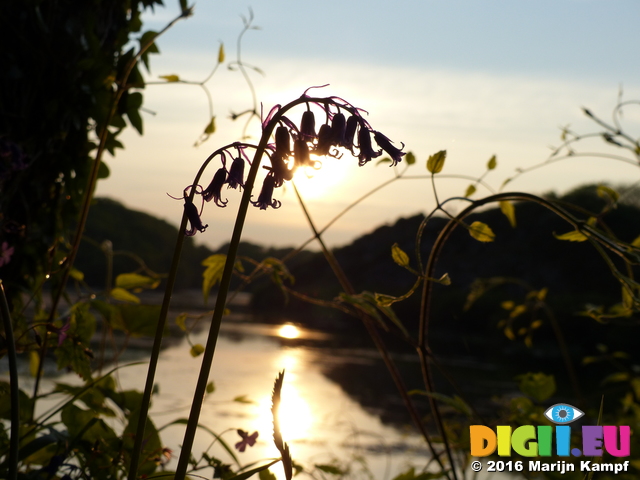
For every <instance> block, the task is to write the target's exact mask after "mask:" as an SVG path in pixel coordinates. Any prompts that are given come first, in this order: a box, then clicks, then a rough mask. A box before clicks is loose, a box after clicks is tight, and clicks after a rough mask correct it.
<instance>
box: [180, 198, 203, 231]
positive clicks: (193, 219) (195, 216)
mask: <svg viewBox="0 0 640 480" xmlns="http://www.w3.org/2000/svg"><path fill="white" fill-rule="evenodd" d="M184 213H185V215H186V216H187V218H188V219H189V223H190V224H191V228H187V230H185V232H184V234H185V235H186V236H187V237H193V236H194V235H195V234H196V231H198V232H204V231H205V230H206V229H207V227H208V226H209V225H202V220H200V213H199V212H198V207H196V206H195V205H194V204H193V202H192V201H191V200H190V199H189V197H186V196H185V197H184Z"/></svg>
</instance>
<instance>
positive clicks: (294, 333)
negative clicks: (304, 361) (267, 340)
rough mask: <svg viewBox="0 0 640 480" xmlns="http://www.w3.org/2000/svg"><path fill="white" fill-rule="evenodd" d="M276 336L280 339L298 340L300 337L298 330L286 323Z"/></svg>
mask: <svg viewBox="0 0 640 480" xmlns="http://www.w3.org/2000/svg"><path fill="white" fill-rule="evenodd" d="M278 335H279V336H280V337H282V338H298V337H299V336H300V329H298V327H296V326H295V325H291V324H289V323H288V324H285V325H283V326H282V327H280V329H279V330H278Z"/></svg>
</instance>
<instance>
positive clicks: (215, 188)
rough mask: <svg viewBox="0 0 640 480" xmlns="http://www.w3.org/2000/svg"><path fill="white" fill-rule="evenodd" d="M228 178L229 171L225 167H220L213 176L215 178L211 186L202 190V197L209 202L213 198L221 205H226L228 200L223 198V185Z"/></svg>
mask: <svg viewBox="0 0 640 480" xmlns="http://www.w3.org/2000/svg"><path fill="white" fill-rule="evenodd" d="M226 180H227V171H226V170H225V169H224V167H223V168H220V169H218V171H217V172H216V174H215V175H214V176H213V180H211V183H210V184H209V186H208V187H207V188H206V189H205V191H204V192H202V198H204V199H205V201H207V202H209V201H211V200H213V202H214V203H215V204H216V205H217V206H219V207H226V206H227V203H228V202H229V201H228V200H222V199H221V196H222V185H224V184H225V182H226Z"/></svg>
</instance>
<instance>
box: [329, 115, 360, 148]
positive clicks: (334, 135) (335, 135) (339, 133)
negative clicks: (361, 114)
mask: <svg viewBox="0 0 640 480" xmlns="http://www.w3.org/2000/svg"><path fill="white" fill-rule="evenodd" d="M346 130H347V119H346V118H345V116H344V115H343V114H342V113H340V112H338V113H336V114H335V115H334V116H333V120H332V122H331V143H332V144H333V145H338V146H341V147H342V146H344V143H345V133H346ZM354 132H355V130H354Z"/></svg>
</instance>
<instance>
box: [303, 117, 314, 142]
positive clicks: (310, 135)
mask: <svg viewBox="0 0 640 480" xmlns="http://www.w3.org/2000/svg"><path fill="white" fill-rule="evenodd" d="M300 136H301V137H302V139H303V140H308V141H311V140H313V139H314V138H316V117H315V115H314V114H313V112H312V111H311V110H307V111H305V112H304V113H303V114H302V120H301V121H300Z"/></svg>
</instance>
